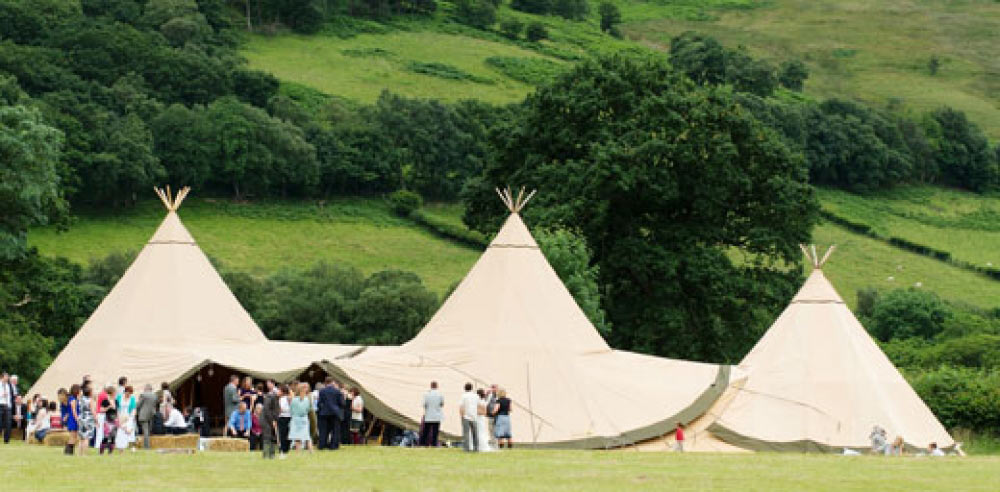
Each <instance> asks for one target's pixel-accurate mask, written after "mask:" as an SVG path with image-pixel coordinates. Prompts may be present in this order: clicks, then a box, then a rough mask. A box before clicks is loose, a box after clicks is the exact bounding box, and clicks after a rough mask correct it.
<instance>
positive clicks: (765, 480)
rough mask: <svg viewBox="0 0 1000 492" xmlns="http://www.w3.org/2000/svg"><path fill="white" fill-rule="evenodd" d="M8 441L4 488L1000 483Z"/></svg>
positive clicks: (535, 457) (945, 466)
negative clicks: (115, 449)
mask: <svg viewBox="0 0 1000 492" xmlns="http://www.w3.org/2000/svg"><path fill="white" fill-rule="evenodd" d="M61 453H62V449H57V448H51V447H50V448H45V447H40V446H25V445H22V444H12V445H8V446H0V462H2V463H3V464H4V466H2V467H0V483H2V484H3V489H4V490H11V491H13V490H83V489H87V490H171V491H173V490H242V491H250V490H269V491H270V490H294V491H304V490H515V491H527V490H532V491H533V490H566V491H570V490H572V491H578V490H635V489H657V490H767V491H801V490H859V491H866V492H870V491H876V490H877V491H897V490H898V491H916V490H961V491H976V490H982V491H987V490H988V491H993V490H996V485H997V483H998V481H1000V457H966V458H953V457H948V458H936V459H931V458H920V457H904V458H884V457H864V456H862V457H843V456H820V455H801V454H756V455H722V454H683V455H680V454H673V453H639V452H632V451H624V452H619V451H531V450H521V451H519V450H514V451H504V452H502V453H489V454H475V455H470V454H465V453H463V452H461V451H457V450H453V449H435V450H429V449H402V448H386V447H374V446H368V447H360V448H346V449H342V450H340V451H336V452H325V453H317V454H314V455H305V454H296V455H292V456H290V457H289V458H288V459H287V460H274V461H264V460H263V459H261V457H260V456H259V455H258V454H257V453H252V454H248V453H200V454H194V455H177V454H159V453H156V452H147V451H139V452H133V453H124V454H120V455H114V456H97V455H94V454H90V455H88V456H85V457H82V458H80V457H67V456H63V455H62V454H61Z"/></svg>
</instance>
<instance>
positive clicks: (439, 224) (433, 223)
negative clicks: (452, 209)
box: [410, 210, 490, 249]
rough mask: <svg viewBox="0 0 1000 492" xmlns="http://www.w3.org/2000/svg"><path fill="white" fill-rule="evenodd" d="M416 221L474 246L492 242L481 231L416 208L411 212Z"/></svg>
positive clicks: (448, 236) (451, 238)
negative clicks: (438, 217) (444, 219)
mask: <svg viewBox="0 0 1000 492" xmlns="http://www.w3.org/2000/svg"><path fill="white" fill-rule="evenodd" d="M410 218H411V219H413V221H414V222H416V223H418V224H420V225H422V226H424V227H426V228H427V229H428V230H430V231H431V232H433V233H434V234H437V235H438V236H441V237H443V238H445V239H450V240H452V241H457V242H460V243H462V244H465V245H467V246H472V247H473V248H477V249H481V248H485V247H486V246H488V245H489V244H490V241H489V240H488V239H487V238H486V236H484V235H483V234H482V233H480V232H479V231H473V230H469V229H467V228H465V227H462V226H458V225H455V224H452V223H451V222H445V221H442V220H438V219H436V218H434V217H433V216H431V215H428V214H425V213H423V212H422V211H420V210H415V211H413V213H411V214H410Z"/></svg>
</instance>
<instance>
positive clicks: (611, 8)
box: [597, 2, 622, 34]
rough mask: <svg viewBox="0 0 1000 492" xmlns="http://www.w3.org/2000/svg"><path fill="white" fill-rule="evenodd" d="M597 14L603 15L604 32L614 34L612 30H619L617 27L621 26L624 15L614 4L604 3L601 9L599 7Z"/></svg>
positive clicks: (602, 27) (602, 26)
mask: <svg viewBox="0 0 1000 492" xmlns="http://www.w3.org/2000/svg"><path fill="white" fill-rule="evenodd" d="M597 13H598V14H600V15H601V30H602V31H605V32H608V33H612V34H613V32H612V30H617V28H616V27H615V26H617V25H618V24H621V22H622V13H621V11H620V10H618V7H617V6H616V5H615V4H613V3H610V2H604V3H602V4H601V5H600V6H599V7H597Z"/></svg>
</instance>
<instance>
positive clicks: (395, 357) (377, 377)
mask: <svg viewBox="0 0 1000 492" xmlns="http://www.w3.org/2000/svg"><path fill="white" fill-rule="evenodd" d="M501 197H502V198H503V201H504V203H505V204H506V205H507V207H508V209H509V210H510V212H511V214H510V216H509V217H508V218H507V221H506V223H505V224H504V226H503V228H502V229H501V230H500V232H499V233H498V234H497V236H496V238H495V239H494V240H493V241H492V242H491V243H490V245H489V247H488V248H487V250H486V252H485V253H483V255H482V257H480V259H479V261H478V262H477V263H476V264H475V265H474V266H473V267H472V270H471V271H470V272H469V273H468V275H466V277H465V279H463V280H462V282H461V283H460V284H459V285H458V287H457V288H456V289H455V291H454V293H452V295H451V296H450V297H449V298H448V300H447V301H446V302H445V303H444V305H442V306H441V308H440V309H439V310H438V312H437V313H436V314H435V315H434V317H433V318H432V319H431V321H430V322H429V323H428V324H427V326H426V327H424V329H423V330H422V331H421V332H420V333H419V334H418V335H417V336H416V337H415V338H414V339H413V340H411V341H409V342H407V343H406V344H404V345H402V346H400V347H382V348H373V349H368V350H366V351H365V352H363V353H361V354H359V355H357V356H355V357H352V358H350V359H345V360H337V361H332V362H329V363H327V364H326V369H327V371H328V372H331V373H334V374H335V375H336V376H339V377H340V378H342V379H344V380H345V381H347V382H348V384H351V385H353V386H357V387H359V388H360V389H361V391H362V394H363V396H364V397H365V402H366V407H367V409H368V410H370V411H371V412H372V413H373V414H374V415H375V416H376V417H379V418H381V419H383V420H386V421H388V422H390V423H392V424H394V425H397V426H400V427H403V428H416V427H417V426H418V423H419V422H420V421H421V418H422V415H423V409H422V397H423V393H424V392H425V391H426V390H427V389H428V385H429V383H430V382H431V381H437V382H438V383H439V384H440V387H441V390H442V392H443V394H444V396H445V400H446V402H447V405H448V408H449V409H451V410H448V411H447V412H446V414H445V421H444V422H443V423H442V427H441V431H442V433H443V434H445V436H451V437H455V436H458V435H461V427H460V421H459V418H458V414H457V411H454V409H456V408H458V407H457V402H458V400H459V397H460V395H461V393H462V386H463V385H464V384H465V383H466V382H471V383H473V384H475V385H476V386H479V387H482V386H485V385H488V384H491V383H496V384H498V385H500V386H501V387H503V388H505V389H506V390H507V392H508V394H509V395H510V397H511V399H512V400H513V402H514V409H513V411H512V414H511V419H512V423H513V428H514V433H515V436H514V437H515V441H516V442H517V443H518V444H519V445H534V446H539V447H543V446H544V447H574V448H606V447H616V446H622V445H627V444H631V443H634V442H637V441H641V440H644V439H649V438H651V437H654V436H659V435H663V434H664V433H666V432H667V431H668V430H669V429H670V428H672V427H673V426H674V425H675V424H676V422H678V421H683V422H689V421H691V420H693V419H695V418H696V417H697V416H699V415H701V414H702V413H704V412H705V410H706V409H708V408H709V407H710V406H711V405H712V403H713V402H714V401H715V400H716V398H717V397H718V396H719V394H720V393H721V392H722V391H723V390H724V389H725V388H726V387H727V385H728V382H729V369H730V368H729V367H728V366H718V365H713V364H702V363H695V362H687V361H679V360H671V359H664V358H658V357H651V356H647V355H640V354H636V353H631V352H625V351H619V350H612V349H611V348H610V347H609V346H608V344H607V343H606V342H605V341H604V339H602V338H601V336H600V334H598V332H597V330H596V329H595V328H594V326H593V325H592V324H591V323H590V321H589V320H588V319H587V317H586V315H585V314H584V313H583V311H581V310H580V308H579V306H578V305H577V304H576V302H575V301H574V300H573V297H572V296H571V295H570V293H569V291H568V290H567V289H566V287H565V286H564V285H563V284H562V282H561V281H560V279H559V277H558V275H557V274H556V272H555V271H554V270H553V269H552V267H551V266H550V265H549V264H548V262H547V261H546V259H545V256H544V255H543V254H542V252H541V251H540V250H539V247H538V244H536V243H535V240H534V238H532V236H531V233H530V232H529V231H528V228H527V227H526V226H525V225H524V222H522V220H521V217H520V215H519V213H518V212H519V211H520V210H521V208H522V207H524V205H525V203H527V201H528V199H530V195H528V196H525V195H524V193H523V190H522V192H521V193H520V194H518V195H517V197H514V195H513V194H511V193H510V191H509V190H507V191H506V192H504V193H502V194H501Z"/></svg>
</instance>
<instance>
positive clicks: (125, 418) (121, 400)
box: [115, 386, 136, 449]
mask: <svg viewBox="0 0 1000 492" xmlns="http://www.w3.org/2000/svg"><path fill="white" fill-rule="evenodd" d="M117 398H118V433H117V435H116V436H115V447H116V448H118V449H126V448H128V447H129V445H130V444H132V443H134V442H135V428H136V425H135V412H136V409H135V407H136V398H135V394H134V392H133V388H132V387H131V386H126V387H125V391H123V392H122V394H120V395H118V396H117Z"/></svg>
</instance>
